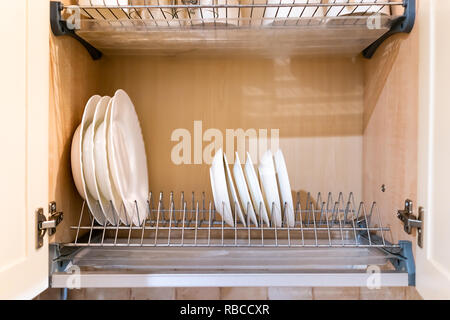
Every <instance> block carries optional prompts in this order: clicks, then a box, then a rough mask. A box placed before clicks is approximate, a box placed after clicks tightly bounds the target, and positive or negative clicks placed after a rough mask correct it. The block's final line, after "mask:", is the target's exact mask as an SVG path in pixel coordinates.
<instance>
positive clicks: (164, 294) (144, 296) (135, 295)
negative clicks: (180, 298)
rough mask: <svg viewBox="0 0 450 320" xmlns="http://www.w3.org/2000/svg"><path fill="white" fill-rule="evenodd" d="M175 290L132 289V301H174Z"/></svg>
mask: <svg viewBox="0 0 450 320" xmlns="http://www.w3.org/2000/svg"><path fill="white" fill-rule="evenodd" d="M174 299H175V288H132V289H131V300H174Z"/></svg>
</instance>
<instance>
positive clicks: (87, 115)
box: [74, 95, 106, 226]
mask: <svg viewBox="0 0 450 320" xmlns="http://www.w3.org/2000/svg"><path fill="white" fill-rule="evenodd" d="M100 99H101V97H100V96H98V95H95V96H93V97H91V98H90V99H89V101H88V102H87V104H86V107H85V108H84V112H83V118H82V120H81V125H80V126H81V127H80V131H79V134H80V138H79V144H78V146H77V147H78V148H80V150H79V159H78V161H79V167H80V168H81V170H80V171H81V181H82V189H83V190H82V191H83V193H84V199H85V200H86V203H87V205H88V207H89V210H90V211H91V213H92V215H93V216H94V218H95V220H96V221H97V222H98V223H100V224H101V225H102V226H103V225H105V223H106V217H105V215H104V214H103V212H102V209H101V208H100V206H99V204H98V203H97V201H96V200H95V199H94V197H93V195H92V194H91V193H90V192H89V190H88V188H87V185H86V179H85V170H84V163H83V143H84V137H85V134H86V131H87V129H88V127H89V125H90V124H91V123H92V120H93V119H94V113H95V108H96V107H97V103H98V102H99V101H100ZM74 160H75V159H74Z"/></svg>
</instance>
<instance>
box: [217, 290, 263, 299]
mask: <svg viewBox="0 0 450 320" xmlns="http://www.w3.org/2000/svg"><path fill="white" fill-rule="evenodd" d="M220 298H221V299H222V300H267V288H265V287H262V288H221V289H220Z"/></svg>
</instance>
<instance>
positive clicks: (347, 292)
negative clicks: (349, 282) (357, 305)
mask: <svg viewBox="0 0 450 320" xmlns="http://www.w3.org/2000/svg"><path fill="white" fill-rule="evenodd" d="M312 292H313V299H314V300H358V299H359V288H353V287H347V288H345V287H342V288H327V287H321V288H313V290H312Z"/></svg>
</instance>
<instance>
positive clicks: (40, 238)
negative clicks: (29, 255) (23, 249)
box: [36, 202, 64, 249]
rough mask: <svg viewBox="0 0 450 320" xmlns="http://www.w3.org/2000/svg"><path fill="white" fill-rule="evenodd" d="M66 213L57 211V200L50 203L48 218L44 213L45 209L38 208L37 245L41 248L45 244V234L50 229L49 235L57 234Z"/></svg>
mask: <svg viewBox="0 0 450 320" xmlns="http://www.w3.org/2000/svg"><path fill="white" fill-rule="evenodd" d="M63 218H64V215H63V213H62V212H57V210H56V202H50V203H49V204H48V220H47V218H46V217H45V215H44V209H42V208H38V209H36V226H37V239H36V240H37V241H36V247H37V248H38V249H39V248H41V247H42V246H43V245H44V236H45V233H46V232H47V230H48V235H49V236H51V235H53V234H55V232H56V227H57V226H58V225H59V224H60V223H61V221H62V220H63Z"/></svg>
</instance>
